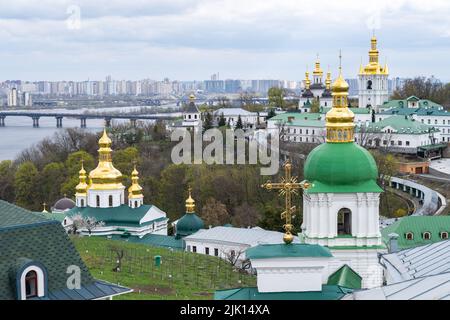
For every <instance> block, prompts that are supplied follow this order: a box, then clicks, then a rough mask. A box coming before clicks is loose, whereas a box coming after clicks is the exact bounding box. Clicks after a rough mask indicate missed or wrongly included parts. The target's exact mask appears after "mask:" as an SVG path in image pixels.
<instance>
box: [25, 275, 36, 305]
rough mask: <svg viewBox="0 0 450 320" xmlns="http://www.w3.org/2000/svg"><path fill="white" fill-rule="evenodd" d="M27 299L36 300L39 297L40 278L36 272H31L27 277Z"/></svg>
mask: <svg viewBox="0 0 450 320" xmlns="http://www.w3.org/2000/svg"><path fill="white" fill-rule="evenodd" d="M25 295H26V298H27V299H29V298H34V297H37V295H38V276H37V273H36V271H34V270H31V271H29V272H28V273H27V274H26V275H25Z"/></svg>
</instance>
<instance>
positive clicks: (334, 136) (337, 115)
mask: <svg viewBox="0 0 450 320" xmlns="http://www.w3.org/2000/svg"><path fill="white" fill-rule="evenodd" d="M348 89H349V85H348V83H347V81H345V79H344V77H343V76H342V67H339V76H338V77H337V79H336V80H335V81H334V82H333V85H332V86H331V91H332V92H331V96H332V97H333V107H332V108H331V110H330V111H328V112H327V114H326V128H327V138H326V140H327V142H335V143H343V142H353V141H354V140H355V138H354V128H355V124H354V123H353V121H354V118H355V115H354V114H353V112H352V111H351V110H350V109H349V108H348V100H347V97H348Z"/></svg>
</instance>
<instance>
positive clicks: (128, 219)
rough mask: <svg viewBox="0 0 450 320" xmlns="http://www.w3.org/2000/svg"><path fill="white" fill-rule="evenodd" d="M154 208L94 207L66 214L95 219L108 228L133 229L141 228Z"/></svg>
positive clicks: (146, 223) (149, 206)
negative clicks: (143, 219) (143, 221)
mask: <svg viewBox="0 0 450 320" xmlns="http://www.w3.org/2000/svg"><path fill="white" fill-rule="evenodd" d="M151 208H152V205H142V206H140V207H138V208H130V207H129V206H128V205H125V204H123V205H121V206H119V207H112V208H93V207H84V208H79V207H74V208H72V209H70V210H69V211H67V212H66V215H67V216H69V217H71V216H74V215H76V214H81V215H82V216H83V217H91V218H95V219H96V220H97V221H103V222H104V223H105V225H106V226H116V225H119V226H123V227H133V226H140V225H141V224H139V222H140V221H141V219H142V218H143V217H144V216H145V214H146V213H147V212H148V211H149V210H150V209H151ZM164 219H167V218H159V219H155V220H152V221H147V222H145V223H143V224H142V225H148V224H151V223H153V222H155V221H160V220H164Z"/></svg>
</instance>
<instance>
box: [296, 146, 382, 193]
mask: <svg viewBox="0 0 450 320" xmlns="http://www.w3.org/2000/svg"><path fill="white" fill-rule="evenodd" d="M304 174H305V179H306V180H308V181H309V182H310V183H311V184H312V186H311V188H310V189H308V190H307V192H308V193H319V192H335V193H348V192H382V189H381V188H380V187H379V186H378V184H377V178H378V168H377V165H376V163H375V160H374V158H373V157H372V155H371V154H370V152H369V151H367V150H366V149H364V148H363V147H361V146H359V145H358V144H356V143H354V142H347V143H332V142H327V143H323V144H321V145H320V146H318V147H316V148H315V149H314V150H313V151H311V153H310V154H309V155H308V158H307V159H306V163H305V169H304Z"/></svg>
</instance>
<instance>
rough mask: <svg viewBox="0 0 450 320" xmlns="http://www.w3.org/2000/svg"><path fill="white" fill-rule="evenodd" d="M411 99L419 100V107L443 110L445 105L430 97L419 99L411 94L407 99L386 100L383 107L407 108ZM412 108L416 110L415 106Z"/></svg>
mask: <svg viewBox="0 0 450 320" xmlns="http://www.w3.org/2000/svg"><path fill="white" fill-rule="evenodd" d="M411 100H414V101H418V108H432V109H436V110H442V109H443V107H442V106H441V105H440V104H438V103H435V102H433V101H431V100H428V99H422V100H421V99H419V98H418V97H416V96H410V97H408V98H406V99H399V100H389V101H386V102H385V103H384V104H383V108H405V109H407V108H408V101H411ZM410 109H413V110H414V108H410Z"/></svg>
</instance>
